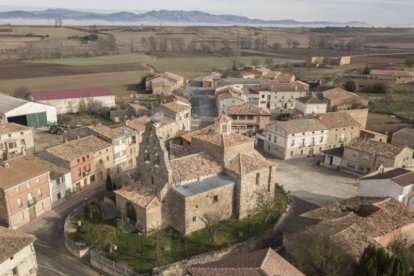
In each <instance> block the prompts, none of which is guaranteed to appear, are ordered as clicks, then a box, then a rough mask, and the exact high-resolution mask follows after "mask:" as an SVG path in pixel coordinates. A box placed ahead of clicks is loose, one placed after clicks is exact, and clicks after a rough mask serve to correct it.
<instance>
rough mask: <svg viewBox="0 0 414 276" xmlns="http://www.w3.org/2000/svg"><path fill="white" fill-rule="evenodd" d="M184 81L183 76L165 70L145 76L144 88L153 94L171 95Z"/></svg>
mask: <svg viewBox="0 0 414 276" xmlns="http://www.w3.org/2000/svg"><path fill="white" fill-rule="evenodd" d="M184 82H185V80H184V78H183V77H181V76H178V75H176V74H173V73H170V72H165V73H162V74H157V75H155V76H154V77H151V78H147V79H146V81H145V88H146V90H147V91H152V93H153V94H155V95H164V96H167V95H172V92H173V91H174V90H177V89H180V88H181V87H183V86H184Z"/></svg>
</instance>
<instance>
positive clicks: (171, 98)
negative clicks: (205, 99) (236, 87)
mask: <svg viewBox="0 0 414 276" xmlns="http://www.w3.org/2000/svg"><path fill="white" fill-rule="evenodd" d="M169 102H177V103H179V104H184V105H188V106H190V107H191V102H190V101H189V100H187V99H186V98H184V97H181V96H177V95H169V96H166V97H165V103H169Z"/></svg>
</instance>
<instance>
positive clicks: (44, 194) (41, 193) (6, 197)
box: [0, 157, 52, 229]
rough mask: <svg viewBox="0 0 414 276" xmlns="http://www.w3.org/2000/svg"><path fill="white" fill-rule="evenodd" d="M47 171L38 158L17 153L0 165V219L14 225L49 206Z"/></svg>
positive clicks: (20, 223)
mask: <svg viewBox="0 0 414 276" xmlns="http://www.w3.org/2000/svg"><path fill="white" fill-rule="evenodd" d="M49 174H50V171H49V169H48V168H47V167H45V166H44V165H43V164H41V163H40V162H37V161H36V160H35V159H29V158H27V157H19V158H16V159H13V160H10V161H7V162H6V163H3V164H2V165H1V166H0V180H1V181H0V222H1V223H3V224H5V225H7V226H8V227H10V228H13V229H17V228H19V227H21V226H23V225H25V224H27V223H28V222H30V221H31V220H34V219H36V218H37V217H38V216H41V215H43V214H44V213H46V212H47V211H49V210H50V209H51V208H52V204H51V200H50V192H49Z"/></svg>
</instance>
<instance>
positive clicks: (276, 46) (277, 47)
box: [273, 42, 282, 49]
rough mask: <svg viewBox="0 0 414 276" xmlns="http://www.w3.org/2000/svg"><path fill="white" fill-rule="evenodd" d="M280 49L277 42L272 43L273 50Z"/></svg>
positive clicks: (280, 46)
mask: <svg viewBox="0 0 414 276" xmlns="http://www.w3.org/2000/svg"><path fill="white" fill-rule="evenodd" d="M280 48H282V44H280V43H279V42H275V43H273V49H280Z"/></svg>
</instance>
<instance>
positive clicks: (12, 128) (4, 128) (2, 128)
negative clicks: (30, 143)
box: [0, 123, 32, 134]
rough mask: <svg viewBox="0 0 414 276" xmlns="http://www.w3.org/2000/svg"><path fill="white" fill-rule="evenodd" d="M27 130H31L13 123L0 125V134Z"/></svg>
mask: <svg viewBox="0 0 414 276" xmlns="http://www.w3.org/2000/svg"><path fill="white" fill-rule="evenodd" d="M27 130H32V128H30V127H27V126H22V125H19V124H15V123H0V134H9V133H13V132H20V131H27Z"/></svg>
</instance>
